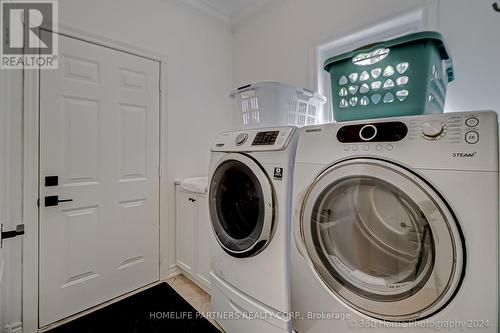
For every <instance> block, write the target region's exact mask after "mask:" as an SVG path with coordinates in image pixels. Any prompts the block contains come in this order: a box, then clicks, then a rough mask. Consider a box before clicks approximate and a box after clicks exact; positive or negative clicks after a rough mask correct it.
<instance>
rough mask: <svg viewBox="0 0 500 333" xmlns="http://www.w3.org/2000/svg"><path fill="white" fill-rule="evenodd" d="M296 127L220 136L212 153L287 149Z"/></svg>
mask: <svg viewBox="0 0 500 333" xmlns="http://www.w3.org/2000/svg"><path fill="white" fill-rule="evenodd" d="M295 130H296V129H295V127H277V128H265V129H248V130H242V131H235V132H225V133H221V134H219V136H217V139H216V141H215V143H214V144H213V146H212V149H211V150H212V151H225V152H229V151H268V150H283V149H285V148H286V147H287V145H288V143H289V142H290V140H291V138H292V136H293V134H294V133H295Z"/></svg>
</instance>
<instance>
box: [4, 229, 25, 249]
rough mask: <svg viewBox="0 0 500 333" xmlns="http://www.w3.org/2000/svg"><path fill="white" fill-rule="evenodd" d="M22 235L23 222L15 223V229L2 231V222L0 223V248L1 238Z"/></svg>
mask: <svg viewBox="0 0 500 333" xmlns="http://www.w3.org/2000/svg"><path fill="white" fill-rule="evenodd" d="M21 235H24V224H18V225H16V230H9V231H3V223H0V249H1V248H2V246H3V240H4V239H9V238H14V237H17V236H21Z"/></svg>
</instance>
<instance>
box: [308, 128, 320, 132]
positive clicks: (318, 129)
mask: <svg viewBox="0 0 500 333" xmlns="http://www.w3.org/2000/svg"><path fill="white" fill-rule="evenodd" d="M312 132H321V128H311V129H306V133H312Z"/></svg>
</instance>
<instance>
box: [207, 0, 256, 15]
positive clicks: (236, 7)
mask: <svg viewBox="0 0 500 333" xmlns="http://www.w3.org/2000/svg"><path fill="white" fill-rule="evenodd" d="M204 2H206V3H207V4H208V5H209V6H211V7H213V8H214V9H216V10H217V11H219V12H221V13H222V14H224V15H226V16H232V15H234V14H236V13H237V12H239V11H241V10H244V9H245V8H247V7H249V6H251V5H253V4H254V3H256V2H258V0H204Z"/></svg>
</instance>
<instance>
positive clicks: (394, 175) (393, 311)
mask: <svg viewBox="0 0 500 333" xmlns="http://www.w3.org/2000/svg"><path fill="white" fill-rule="evenodd" d="M406 173H407V171H405V170H403V169H399V168H397V167H395V166H392V165H390V164H388V163H382V162H374V161H370V160H368V159H367V160H364V161H359V160H358V162H352V161H351V162H347V163H346V164H344V165H338V166H335V167H332V169H331V170H330V171H328V172H326V173H325V174H324V175H323V176H322V177H321V176H320V178H319V179H318V181H317V182H316V183H315V184H313V186H312V190H311V191H310V193H309V195H308V198H306V200H307V202H306V203H305V205H304V208H305V209H304V212H303V214H304V215H303V216H302V219H303V224H302V229H303V235H304V241H305V245H306V248H307V252H308V254H309V255H310V258H311V259H312V265H313V266H314V268H315V270H316V271H317V272H318V273H319V275H320V277H321V278H322V279H323V281H325V282H326V284H327V285H328V287H329V288H330V289H331V290H332V291H334V292H335V293H336V294H338V295H339V296H341V297H342V298H344V299H345V300H346V301H347V302H348V303H350V304H351V305H353V306H354V307H356V308H357V309H358V310H360V311H362V312H365V313H367V314H369V315H371V316H373V317H376V318H379V319H384V320H409V319H416V318H420V317H422V316H425V315H428V314H429V311H430V312H432V311H434V310H436V307H438V306H439V304H442V301H443V297H450V295H451V294H452V292H451V294H450V287H451V286H452V285H456V284H457V281H458V280H459V278H460V275H461V274H460V273H461V269H462V267H463V265H462V263H461V261H462V260H460V263H456V259H457V258H458V257H461V253H462V251H461V248H462V244H461V241H460V234H459V232H458V229H457V228H456V225H455V222H454V221H453V218H452V216H451V215H449V212H448V214H447V213H445V212H444V211H443V208H444V207H445V205H444V204H443V203H440V202H438V201H436V198H437V196H435V195H432V194H431V192H430V191H432V190H431V189H430V188H428V187H427V185H425V184H424V183H423V182H422V184H419V183H417V182H415V179H416V178H415V177H414V176H413V177H412V175H410V174H406ZM438 200H439V199H438ZM306 214H307V215H306ZM451 225H453V226H451ZM438 240H439V242H438ZM457 279H458V280H457ZM447 295H448V296H447Z"/></svg>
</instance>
